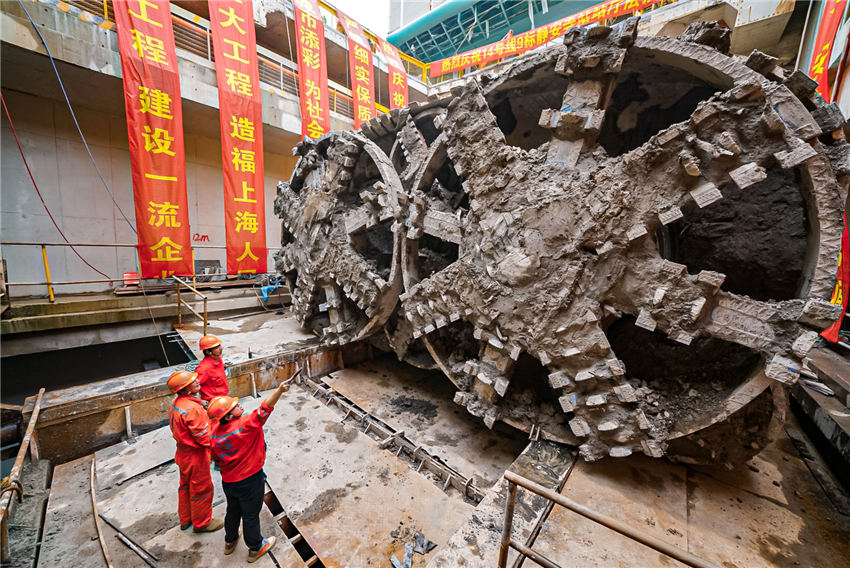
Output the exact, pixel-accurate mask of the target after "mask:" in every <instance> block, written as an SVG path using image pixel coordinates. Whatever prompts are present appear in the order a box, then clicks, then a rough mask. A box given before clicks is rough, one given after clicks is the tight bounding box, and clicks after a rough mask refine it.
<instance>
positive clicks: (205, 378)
mask: <svg viewBox="0 0 850 568" xmlns="http://www.w3.org/2000/svg"><path fill="white" fill-rule="evenodd" d="M198 346H199V347H200V349H201V351H203V352H204V359H203V360H202V361H201V362H200V363H198V367H197V368H196V369H195V372H196V373H198V382H199V383H200V384H201V399H203V400H205V401H209V400H212V398H213V397H215V396H227V395H228V394H230V391H229V390H228V388H227V374H226V373H225V370H224V361H222V359H221V352H222V351H223V347H222V346H221V339H219V338H218V337H216V336H215V335H205V336H203V337H202V338H201V340H200V341H199V342H198Z"/></svg>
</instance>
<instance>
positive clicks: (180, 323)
mask: <svg viewBox="0 0 850 568" xmlns="http://www.w3.org/2000/svg"><path fill="white" fill-rule="evenodd" d="M172 278H173V279H174V281H175V282H177V329H179V328H181V327H183V306H186V307H187V308H188V309H189V311H190V312H192V313H193V314H195V315H196V316H197V317H198V318H200V319H203V320H204V335H206V334H207V297H206V296H204V295H203V294H201V293H200V292H198V290H197V289H196V288H195V287H194V286H192V285H191V284H189V283H188V282H183V281H182V280H180V279H179V278H178V277H176V276H172ZM181 286H185V287H186V288H188V289H189V290H191V291H192V292H194V293H195V295H196V296H198V297H200V298H201V299H202V300H203V301H204V315H201V314H199V313H198V312H196V311H195V308H193V307H192V306H190V305H189V304H188V303H186V302H185V301H183V299H182V298H181V297H180V287H181Z"/></svg>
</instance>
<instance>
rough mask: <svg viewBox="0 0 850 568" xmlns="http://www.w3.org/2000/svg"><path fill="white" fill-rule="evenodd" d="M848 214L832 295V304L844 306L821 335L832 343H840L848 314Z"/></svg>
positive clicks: (849, 275) (849, 266)
mask: <svg viewBox="0 0 850 568" xmlns="http://www.w3.org/2000/svg"><path fill="white" fill-rule="evenodd" d="M847 228H848V227H847V212H846V211H845V212H844V234H843V235H842V237H841V254H840V255H839V257H838V280H837V281H836V282H835V291H833V293H832V298H831V299H830V303H832V304H835V305H839V306H842V307H843V308H844V309H843V310H842V312H841V317H839V318H838V321H836V322H835V323H833V324H832V325H831V326H830V327H829V328H828V329H826V330H824V331H823V332H822V333H821V335H822V336H823V337H824V338H825V339H828V340H829V341H832V342H833V343H835V342H837V341H838V332H839V331H841V322H842V321H843V320H844V316H845V315H846V312H847V300H848V296H850V234H848V232H847Z"/></svg>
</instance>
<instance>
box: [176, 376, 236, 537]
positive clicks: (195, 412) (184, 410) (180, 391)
mask: <svg viewBox="0 0 850 568" xmlns="http://www.w3.org/2000/svg"><path fill="white" fill-rule="evenodd" d="M197 377H198V375H197V374H196V373H192V372H190V371H175V372H173V373H171V376H170V377H168V388H169V389H171V392H173V393H175V394H177V398H175V399H174V400H173V401H172V402H171V409H170V410H169V412H168V424H169V426H170V427H171V434H172V435H173V436H174V439H175V440H176V441H177V452H176V453H175V454H174V461H175V463H177V467H178V468H180V487H179V488H178V489H177V513H178V515H179V516H180V528H181V529H182V530H184V531H185V530H187V529H188V528H189V527H191V526H194V527H195V528H194V531H195V532H196V533H200V532H212V531H217V530H218V529H220V528H221V527H223V526H224V521H222V520H221V519H213V518H212V499H213V484H212V477H211V476H210V421H209V417H208V416H207V413H206V412H205V411H204V407H203V405H202V404H201V399H200V398H198V391H200V389H201V387H200V385H199V384H198V380H197Z"/></svg>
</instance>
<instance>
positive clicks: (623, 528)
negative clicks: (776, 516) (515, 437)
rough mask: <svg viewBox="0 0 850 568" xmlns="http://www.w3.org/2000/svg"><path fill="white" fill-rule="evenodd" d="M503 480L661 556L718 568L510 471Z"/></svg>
mask: <svg viewBox="0 0 850 568" xmlns="http://www.w3.org/2000/svg"><path fill="white" fill-rule="evenodd" d="M505 479H506V480H507V481H508V483H511V484H516V485H519V486H521V487H523V488H524V489H527V490H528V491H531V492H532V493H536V494H537V495H540V496H541V497H545V498H546V499H549V500H550V501H553V502H555V503H557V504H558V505H561V506H562V507H565V508H567V509H569V510H570V511H572V512H574V513H578V514H579V515H581V516H582V517H585V518H587V519H590V520H591V521H594V522H596V523H599V524H600V525H602V526H604V527H608V528H609V529H611V530H613V531H616V532H618V533H620V534H621V535H623V536H626V537H628V538H630V539H632V540H635V541H637V542H639V543H641V544H644V545H646V546H648V547H650V548H652V549H654V550H657V551H658V552H661V553H662V554H666V555H667V556H669V557H671V558H674V559H676V560H678V561H679V562H682V563H684V564H687V565H688V566H693V567H694V568H719V567H718V566H717V565H716V564H714V563H712V562H709V561H707V560H704V559H702V558H700V557H698V556H696V555H694V554H691V553H690V552H687V551H685V550H682V549H681V548H679V547H678V546H673V545H672V544H669V543H667V542H664V541H663V540H661V539H660V538H656V537H654V536H652V535H649V534H646V533H643V532H640V531H637V530H635V529H633V528H632V527H630V526H628V525H626V524H625V523H622V522H620V521H618V520H617V519H614V518H613V517H609V516H608V515H603V514H601V513H597V512H596V511H592V510H591V509H588V508H587V507H585V506H584V505H581V504H579V503H576V502H575V501H573V500H572V499H567V498H566V497H564V496H563V495H561V494H560V493H556V492H555V491H552V490H551V489H548V488H546V487H543V486H542V485H539V484H537V483H534V482H533V481H531V480H529V479H526V478H524V477H522V476H520V475H517V474H515V473H514V472H512V471H506V472H505ZM508 504H509V503H506V504H505V518H506V519H507V508H508ZM503 538H504V537H503ZM511 544H512V545H513V543H511ZM506 556H507V553H506ZM500 560H501V553H500ZM499 566H500V568H504V564H500V565H499Z"/></svg>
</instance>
